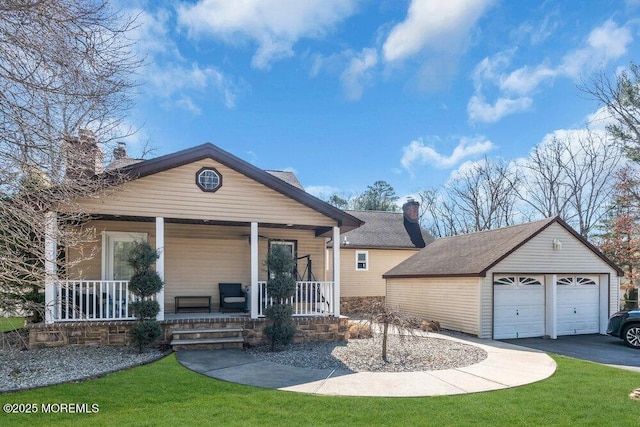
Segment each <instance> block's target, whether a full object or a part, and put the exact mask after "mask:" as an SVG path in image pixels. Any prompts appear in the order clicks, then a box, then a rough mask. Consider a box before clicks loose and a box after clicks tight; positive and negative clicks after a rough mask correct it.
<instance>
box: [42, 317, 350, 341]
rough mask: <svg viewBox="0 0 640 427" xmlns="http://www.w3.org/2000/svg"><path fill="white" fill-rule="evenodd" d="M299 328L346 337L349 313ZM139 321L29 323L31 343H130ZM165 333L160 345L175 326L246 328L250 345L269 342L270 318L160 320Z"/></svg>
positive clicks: (319, 337)
mask: <svg viewBox="0 0 640 427" xmlns="http://www.w3.org/2000/svg"><path fill="white" fill-rule="evenodd" d="M293 320H294V322H295V324H296V327H297V332H296V335H295V337H294V342H316V341H342V340H344V335H345V332H346V330H347V323H348V321H349V318H348V317H344V316H340V317H294V319H293ZM134 323H135V321H111V322H69V323H66V322H65V323H56V324H53V325H45V324H42V323H39V324H36V325H30V326H29V347H30V348H39V347H55V346H64V345H128V344H129V343H130V335H129V330H130V329H131V326H132V325H133V324H134ZM160 324H161V325H162V329H163V335H162V336H161V337H160V339H159V340H158V342H157V343H156V344H157V345H168V344H169V342H170V341H171V334H172V333H173V330H175V329H198V328H199V329H209V328H225V327H226V328H237V327H242V328H243V329H244V332H243V336H244V342H245V344H246V345H249V346H255V345H261V344H267V339H266V338H265V336H264V335H263V333H262V330H263V328H264V327H265V326H266V324H267V320H266V319H248V318H246V317H239V316H238V317H232V316H230V317H225V318H216V319H211V318H209V319H207V318H202V319H179V320H165V321H162V322H160Z"/></svg>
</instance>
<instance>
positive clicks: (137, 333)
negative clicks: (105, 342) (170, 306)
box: [128, 242, 163, 353]
mask: <svg viewBox="0 0 640 427" xmlns="http://www.w3.org/2000/svg"><path fill="white" fill-rule="evenodd" d="M158 258H159V255H158V252H157V251H156V250H155V249H153V248H152V247H151V246H150V245H149V244H148V243H147V242H136V244H135V245H134V246H133V248H132V249H131V251H130V252H129V258H128V261H129V265H130V266H131V267H132V268H133V275H132V276H131V279H130V280H129V290H130V291H131V292H132V293H133V294H134V295H135V296H136V301H134V302H132V303H131V305H130V306H131V310H132V311H133V313H134V314H135V315H136V317H137V318H138V323H137V324H136V325H134V326H133V327H132V328H131V342H132V343H133V344H135V345H136V346H137V347H138V351H139V352H140V353H142V349H143V348H144V347H145V346H147V345H149V344H151V343H152V342H154V341H155V340H156V339H158V337H160V335H162V328H161V327H160V324H159V323H158V322H157V321H156V320H155V318H156V316H157V315H158V313H159V312H160V305H159V304H158V302H157V301H153V300H150V299H149V298H150V297H152V296H153V295H155V294H156V293H158V292H159V291H160V290H161V289H162V286H163V283H162V279H161V278H160V275H159V274H158V273H157V272H156V271H155V269H153V263H154V262H156V260H157V259H158Z"/></svg>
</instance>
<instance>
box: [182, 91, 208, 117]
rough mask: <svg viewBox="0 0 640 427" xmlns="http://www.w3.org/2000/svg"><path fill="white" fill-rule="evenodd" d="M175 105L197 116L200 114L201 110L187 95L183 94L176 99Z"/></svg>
mask: <svg viewBox="0 0 640 427" xmlns="http://www.w3.org/2000/svg"><path fill="white" fill-rule="evenodd" d="M176 105H178V106H179V107H181V108H183V109H185V110H187V111H190V112H192V113H193V114H195V115H197V116H199V115H200V114H202V110H201V109H200V107H198V106H197V105H196V104H194V103H193V100H192V99H191V98H190V97H188V96H183V97H182V98H180V99H178V100H177V101H176Z"/></svg>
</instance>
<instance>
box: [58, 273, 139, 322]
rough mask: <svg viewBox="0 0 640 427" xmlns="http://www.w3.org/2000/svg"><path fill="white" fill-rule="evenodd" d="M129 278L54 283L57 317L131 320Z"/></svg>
mask: <svg viewBox="0 0 640 427" xmlns="http://www.w3.org/2000/svg"><path fill="white" fill-rule="evenodd" d="M133 301H135V297H134V296H133V294H131V293H130V292H129V281H128V280H64V281H58V282H57V283H56V285H55V310H54V319H55V320H56V321H62V322H64V321H74V320H83V321H92V320H93V321H99V320H131V319H134V318H135V317H134V316H133V313H132V312H131V310H130V308H129V304H130V303H131V302H133Z"/></svg>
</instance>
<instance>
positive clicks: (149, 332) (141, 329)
mask: <svg viewBox="0 0 640 427" xmlns="http://www.w3.org/2000/svg"><path fill="white" fill-rule="evenodd" d="M160 335H162V327H161V326H160V324H159V323H158V322H157V321H155V320H141V321H139V322H138V323H136V324H135V325H133V326H132V327H131V341H133V342H134V343H135V344H136V345H137V346H138V351H139V352H142V349H143V348H144V347H145V346H147V345H149V344H151V343H152V342H154V341H155V340H157V339H158V338H159V337H160Z"/></svg>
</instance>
